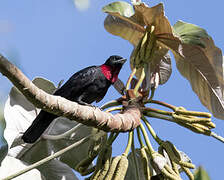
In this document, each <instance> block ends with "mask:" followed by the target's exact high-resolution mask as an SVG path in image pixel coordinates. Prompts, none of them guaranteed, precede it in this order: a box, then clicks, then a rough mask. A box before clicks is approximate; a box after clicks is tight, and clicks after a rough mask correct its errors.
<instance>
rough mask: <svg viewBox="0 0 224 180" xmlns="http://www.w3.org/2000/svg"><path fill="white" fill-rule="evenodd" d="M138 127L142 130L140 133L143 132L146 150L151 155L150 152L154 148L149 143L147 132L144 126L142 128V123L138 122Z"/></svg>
mask: <svg viewBox="0 0 224 180" xmlns="http://www.w3.org/2000/svg"><path fill="white" fill-rule="evenodd" d="M140 129H141V131H142V134H143V137H144V139H145V142H146V145H147V147H148V150H149V152H150V154H151V155H152V153H153V152H154V149H153V147H152V145H151V143H150V141H149V137H148V135H147V132H146V130H145V128H144V126H143V124H142V123H141V124H140Z"/></svg>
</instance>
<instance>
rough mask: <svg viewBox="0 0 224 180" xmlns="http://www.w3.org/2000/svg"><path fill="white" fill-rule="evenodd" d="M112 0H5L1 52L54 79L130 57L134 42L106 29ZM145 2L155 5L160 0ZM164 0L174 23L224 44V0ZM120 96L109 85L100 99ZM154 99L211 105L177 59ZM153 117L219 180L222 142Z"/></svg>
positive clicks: (0, 7) (0, 8) (0, 12)
mask: <svg viewBox="0 0 224 180" xmlns="http://www.w3.org/2000/svg"><path fill="white" fill-rule="evenodd" d="M109 2H112V1H108V0H104V1H103V0H100V1H99V0H90V7H89V9H88V10H86V11H80V10H78V9H76V8H75V6H74V4H73V1H72V0H63V1H62V0H45V1H40V0H32V1H29V0H20V1H15V0H1V1H0V53H1V54H3V55H4V56H6V57H8V58H9V59H10V60H11V61H12V62H15V63H16V64H17V65H18V66H19V67H20V68H21V69H22V71H23V72H24V73H25V74H26V75H27V76H28V77H29V78H30V79H32V78H34V77H36V76H42V77H45V78H48V79H49V80H51V81H53V82H54V83H58V82H59V81H60V80H61V79H65V80H67V79H68V78H69V77H70V76H71V75H72V74H73V73H74V72H76V71H78V70H79V69H81V68H84V67H86V66H89V65H95V64H101V63H103V62H104V61H105V59H106V58H108V57H109V56H110V55H112V54H117V55H121V56H123V57H126V58H129V56H130V53H131V51H132V49H133V48H132V46H131V45H130V44H129V43H128V42H127V41H125V40H123V39H121V38H119V37H115V36H113V35H111V34H109V33H107V32H106V30H105V29H104V27H103V21H104V18H105V17H106V14H104V13H103V12H102V11H101V8H102V7H103V6H104V5H106V4H107V3H109ZM127 2H128V1H127ZM145 2H146V3H148V4H149V5H150V6H152V5H155V4H157V3H159V2H160V1H156V0H155V1H145ZM163 2H164V5H165V12H166V15H167V16H168V19H169V20H170V22H171V24H174V23H175V22H176V21H177V20H183V21H186V22H189V23H193V24H196V25H199V26H201V27H202V28H204V29H206V30H207V32H208V33H209V35H210V36H211V37H212V38H213V40H214V41H215V44H216V45H217V46H218V47H219V48H221V49H222V50H223V44H224V43H223V42H224V36H223V32H224V25H223V15H222V12H223V6H224V2H223V1H202V0H197V1H195V0H183V1H178V0H172V1H163ZM129 73H130V67H129V64H128V63H126V64H125V66H124V68H123V69H122V71H121V73H120V79H122V80H123V81H126V80H127V78H128V74H129ZM0 84H1V86H0V97H1V101H2V102H3V101H4V100H5V97H6V94H7V93H8V92H9V89H10V87H11V83H10V82H9V81H8V80H7V79H6V78H5V77H3V76H0ZM117 97H119V94H118V93H117V92H116V91H115V90H114V88H113V87H111V88H110V90H109V92H108V93H107V96H106V97H105V98H104V100H103V101H102V102H101V103H99V104H102V103H103V102H107V101H109V100H111V99H114V98H117ZM155 99H158V100H162V101H165V102H168V103H170V104H173V105H176V106H184V107H185V108H187V109H190V110H196V111H207V110H206V109H205V108H204V107H203V106H202V105H201V103H200V101H199V99H198V98H197V96H196V95H195V94H194V93H193V92H192V90H191V87H190V85H189V83H188V82H187V80H185V79H184V78H183V77H181V76H180V73H179V72H178V71H177V70H176V67H175V62H174V61H173V73H172V76H171V78H170V80H169V81H168V82H167V83H166V84H165V85H163V86H161V87H159V88H158V90H157V92H156V95H155ZM2 102H1V103H2ZM150 122H151V124H152V125H153V127H154V129H155V130H156V132H157V133H158V135H159V136H160V137H161V138H162V139H164V140H170V141H171V142H173V143H174V144H175V145H176V146H177V148H178V149H180V150H182V151H184V152H186V153H187V154H188V155H189V156H190V158H191V159H192V160H193V163H195V164H196V165H197V166H198V165H203V166H204V168H205V169H206V170H207V171H208V173H209V175H210V176H211V179H213V180H219V179H220V178H221V177H222V170H223V160H224V156H223V154H222V153H223V149H224V144H222V143H220V142H218V141H216V140H215V139H213V138H210V137H206V136H203V135H198V134H195V133H193V132H191V131H189V130H187V129H184V128H182V127H180V126H178V125H176V124H173V123H170V122H166V121H163V120H158V119H151V120H150ZM214 122H215V123H216V125H217V128H216V129H215V132H217V133H218V134H220V135H222V136H224V132H223V127H224V121H223V120H217V119H215V118H214ZM126 136H127V135H123V136H122V137H119V138H118V139H117V140H116V142H115V148H114V153H115V154H119V153H120V152H122V151H123V150H124V148H125V147H124V143H123V142H124V139H126ZM152 141H153V140H152Z"/></svg>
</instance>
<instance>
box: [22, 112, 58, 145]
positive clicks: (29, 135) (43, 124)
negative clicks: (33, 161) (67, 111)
mask: <svg viewBox="0 0 224 180" xmlns="http://www.w3.org/2000/svg"><path fill="white" fill-rule="evenodd" d="M55 118H57V116H56V115H54V114H50V113H48V112H45V111H40V113H39V114H38V115H37V117H36V119H34V121H33V123H32V124H31V125H30V127H29V128H28V129H27V130H26V132H25V133H24V134H23V136H22V139H23V141H24V142H26V143H34V142H35V141H36V140H37V139H38V138H39V137H40V136H41V134H43V132H44V131H45V130H46V129H47V128H48V126H49V125H50V123H51V122H52V121H53V120H54V119H55Z"/></svg>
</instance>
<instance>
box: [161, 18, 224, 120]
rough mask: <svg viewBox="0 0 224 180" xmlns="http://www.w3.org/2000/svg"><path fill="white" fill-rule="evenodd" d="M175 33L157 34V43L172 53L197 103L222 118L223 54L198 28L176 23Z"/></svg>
mask: <svg viewBox="0 0 224 180" xmlns="http://www.w3.org/2000/svg"><path fill="white" fill-rule="evenodd" d="M174 31H175V34H176V35H177V36H172V35H170V36H160V38H159V40H158V41H159V42H161V43H162V44H163V45H165V47H166V48H169V49H171V50H172V52H173V53H174V56H175V59H176V64H177V68H178V70H179V71H180V73H181V74H182V75H183V76H184V77H185V78H187V80H188V81H189V82H190V84H191V87H192V89H193V91H194V92H195V93H196V94H197V96H198V97H199V99H200V101H201V103H202V104H203V105H204V106H205V107H206V108H207V109H208V110H209V111H211V113H212V114H213V115H214V116H215V117H217V118H220V119H224V99H223V87H224V84H223V82H224V79H223V57H222V52H221V50H220V49H219V48H217V47H216V46H215V44H214V42H213V40H212V38H211V37H210V36H209V35H208V34H207V33H206V31H205V30H203V29H202V28H200V27H198V26H195V25H193V24H189V23H184V22H177V24H175V25H174Z"/></svg>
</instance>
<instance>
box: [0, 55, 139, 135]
mask: <svg viewBox="0 0 224 180" xmlns="http://www.w3.org/2000/svg"><path fill="white" fill-rule="evenodd" d="M0 72H1V73H2V74H3V75H4V76H6V77H7V78H8V79H9V80H10V81H11V82H12V83H13V84H14V86H15V87H17V88H18V89H19V91H20V92H21V93H22V94H23V95H24V96H25V97H26V98H27V99H28V100H29V101H30V102H31V103H32V104H34V105H35V106H36V107H37V108H41V109H43V110H44V111H47V112H50V113H53V114H55V115H58V116H64V117H67V118H69V119H70V120H75V121H77V122H79V123H82V124H85V125H87V126H93V127H96V128H98V129H102V130H104V131H113V132H125V131H130V130H132V129H134V128H136V127H137V126H138V125H139V124H140V117H141V112H140V110H139V108H138V106H137V105H136V104H131V105H128V106H127V107H125V108H124V111H123V112H121V113H117V114H115V115H113V114H110V113H107V112H103V111H101V110H100V109H99V108H94V107H89V106H82V105H79V104H78V103H76V102H72V101H69V100H67V99H65V98H62V97H60V96H53V95H50V94H48V93H46V92H44V91H43V90H41V89H39V88H38V87H36V86H35V85H34V84H33V83H32V82H31V81H30V80H29V79H28V78H27V77H26V76H25V75H24V74H23V73H22V72H21V71H20V70H19V69H18V68H17V67H16V66H14V65H13V64H12V63H10V62H9V61H8V60H7V59H6V58H5V57H3V56H2V55H1V54H0Z"/></svg>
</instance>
